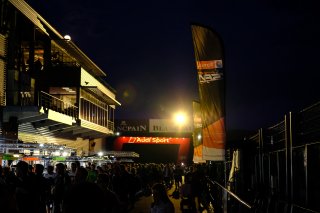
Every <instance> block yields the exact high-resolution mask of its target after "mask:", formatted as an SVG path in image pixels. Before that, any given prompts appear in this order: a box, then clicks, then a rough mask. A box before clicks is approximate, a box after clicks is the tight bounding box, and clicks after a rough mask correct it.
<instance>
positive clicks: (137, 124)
mask: <svg viewBox="0 0 320 213" xmlns="http://www.w3.org/2000/svg"><path fill="white" fill-rule="evenodd" d="M116 131H119V132H147V131H148V125H147V123H146V122H145V121H139V120H130V121H127V120H120V121H116Z"/></svg>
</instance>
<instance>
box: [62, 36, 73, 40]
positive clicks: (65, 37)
mask: <svg viewBox="0 0 320 213" xmlns="http://www.w3.org/2000/svg"><path fill="white" fill-rule="evenodd" d="M63 38H64V39H65V40H67V41H70V40H71V36H69V35H65V36H64V37H63Z"/></svg>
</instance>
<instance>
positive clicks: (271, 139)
mask: <svg viewBox="0 0 320 213" xmlns="http://www.w3.org/2000/svg"><path fill="white" fill-rule="evenodd" d="M245 143H247V144H248V145H249V146H250V147H251V151H252V152H251V153H250V152H248V151H245V150H243V152H244V153H245V154H246V156H245V157H243V158H242V160H243V163H242V165H243V166H244V168H243V169H242V172H249V174H245V175H244V176H246V177H250V178H247V179H245V178H242V179H241V180H239V181H240V182H241V183H242V184H244V185H245V186H246V189H245V190H249V189H250V190H251V191H252V192H253V196H252V199H253V200H252V202H253V203H254V205H253V209H255V211H257V212H258V211H259V212H290V213H293V212H320V202H319V201H318V198H319V197H320V181H319V180H320V174H319V172H318V170H319V168H320V102H319V103H317V104H314V105H312V106H310V107H308V108H306V109H303V110H301V111H300V112H297V113H291V112H290V113H288V114H286V115H285V116H284V118H283V120H281V121H279V122H278V123H276V124H275V125H273V126H271V127H268V128H264V129H259V130H258V131H257V133H256V134H255V135H253V136H252V137H249V139H248V140H247V141H245ZM250 166H252V167H253V168H249V167H250ZM238 193H241V192H238Z"/></svg>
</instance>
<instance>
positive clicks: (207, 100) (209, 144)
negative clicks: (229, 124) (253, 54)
mask: <svg viewBox="0 0 320 213" xmlns="http://www.w3.org/2000/svg"><path fill="white" fill-rule="evenodd" d="M191 30H192V38H193V45H194V52H195V59H196V66H197V72H198V86H199V95H200V111H201V121H202V135H201V137H202V158H203V160H211V161H223V160H224V159H225V141H226V131H225V83H224V58H223V46H222V41H221V39H220V37H219V36H218V34H217V33H215V32H214V31H212V30H211V29H209V28H207V27H203V26H199V25H191ZM197 151H198V150H197Z"/></svg>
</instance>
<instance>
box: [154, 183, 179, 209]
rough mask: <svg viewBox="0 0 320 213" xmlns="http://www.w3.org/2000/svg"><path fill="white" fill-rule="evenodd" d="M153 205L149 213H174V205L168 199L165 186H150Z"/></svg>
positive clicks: (158, 184) (159, 184)
mask: <svg viewBox="0 0 320 213" xmlns="http://www.w3.org/2000/svg"><path fill="white" fill-rule="evenodd" d="M152 194H153V203H152V204H151V211H150V212H151V213H174V212H175V209H174V205H173V203H172V201H171V200H170V199H169V197H168V194H167V190H166V186H165V185H163V184H162V183H156V184H154V185H153V186H152Z"/></svg>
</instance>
